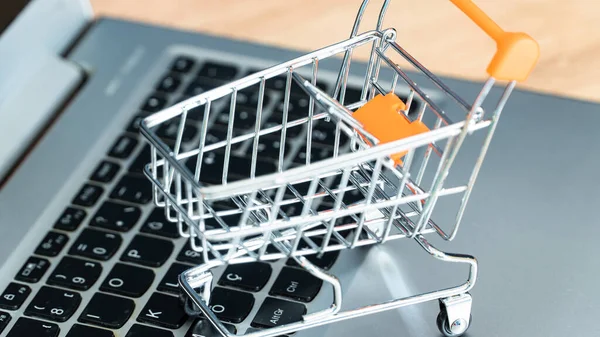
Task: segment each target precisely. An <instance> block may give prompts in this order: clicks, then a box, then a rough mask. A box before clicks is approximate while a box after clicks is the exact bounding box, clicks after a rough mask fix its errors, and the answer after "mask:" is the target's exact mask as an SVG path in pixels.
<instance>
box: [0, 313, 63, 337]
mask: <svg viewBox="0 0 600 337" xmlns="http://www.w3.org/2000/svg"><path fill="white" fill-rule="evenodd" d="M59 332H60V329H59V328H58V325H56V324H52V323H46V322H42V321H38V320H35V319H31V318H25V317H21V318H19V319H18V320H17V322H16V323H15V325H14V326H13V327H12V329H10V331H9V333H8V335H6V337H24V336H27V337H56V336H58V333H59Z"/></svg>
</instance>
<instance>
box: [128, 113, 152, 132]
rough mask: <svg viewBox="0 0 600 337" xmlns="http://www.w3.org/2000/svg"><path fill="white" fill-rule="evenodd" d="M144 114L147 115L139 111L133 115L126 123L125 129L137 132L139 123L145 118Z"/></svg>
mask: <svg viewBox="0 0 600 337" xmlns="http://www.w3.org/2000/svg"><path fill="white" fill-rule="evenodd" d="M146 116H148V114H146V113H140V114H138V115H137V116H135V117H133V118H132V119H131V121H130V122H129V124H128V125H127V131H128V132H131V133H136V134H137V133H138V132H139V131H140V123H141V122H142V120H143V119H144V118H146Z"/></svg>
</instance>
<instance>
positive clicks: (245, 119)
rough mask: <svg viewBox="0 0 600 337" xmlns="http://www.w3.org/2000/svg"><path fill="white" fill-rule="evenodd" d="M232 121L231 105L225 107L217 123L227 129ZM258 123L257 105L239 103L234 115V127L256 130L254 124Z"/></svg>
mask: <svg viewBox="0 0 600 337" xmlns="http://www.w3.org/2000/svg"><path fill="white" fill-rule="evenodd" d="M229 123H230V120H229V106H226V107H224V108H223V109H222V110H221V112H220V113H219V115H218V116H217V119H216V120H215V125H217V126H219V127H221V128H223V129H227V128H228V125H229ZM255 124H256V106H254V107H248V106H243V105H237V106H236V107H235V115H234V117H233V127H234V129H238V130H239V129H242V130H247V129H252V130H254V125H255Z"/></svg>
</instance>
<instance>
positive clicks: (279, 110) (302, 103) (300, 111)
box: [273, 96, 317, 124]
mask: <svg viewBox="0 0 600 337" xmlns="http://www.w3.org/2000/svg"><path fill="white" fill-rule="evenodd" d="M284 103H285V102H284V99H281V102H279V103H278V104H277V105H276V106H275V110H274V111H273V118H277V119H275V120H276V121H277V122H278V123H279V124H281V121H282V120H283V110H284V108H285V106H284ZM309 105H310V101H309V97H308V96H298V97H297V96H291V97H290V103H289V105H288V121H293V120H296V119H300V118H306V117H308V107H309ZM316 106H317V105H316V104H315V110H313V111H314V112H315V113H316V112H317V111H316V110H317V109H316Z"/></svg>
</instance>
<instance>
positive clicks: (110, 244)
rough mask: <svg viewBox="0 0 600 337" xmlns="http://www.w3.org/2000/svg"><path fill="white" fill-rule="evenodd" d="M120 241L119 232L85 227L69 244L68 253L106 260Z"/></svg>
mask: <svg viewBox="0 0 600 337" xmlns="http://www.w3.org/2000/svg"><path fill="white" fill-rule="evenodd" d="M122 241H123V239H121V236H120V235H119V234H113V233H106V232H102V231H97V230H95V229H89V228H86V229H84V230H83V231H82V232H81V234H80V235H79V237H78V238H77V241H75V243H73V246H71V249H70V250H69V254H71V255H79V256H83V257H88V258H90V259H94V260H102V261H106V260H108V259H110V258H111V257H112V256H113V255H114V254H115V252H116V251H117V249H119V246H120V245H121V242H122Z"/></svg>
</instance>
